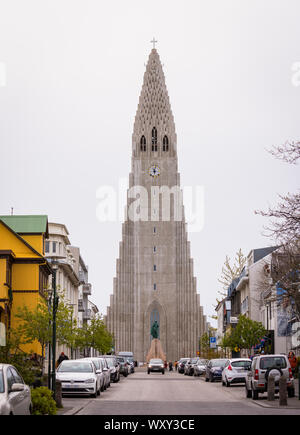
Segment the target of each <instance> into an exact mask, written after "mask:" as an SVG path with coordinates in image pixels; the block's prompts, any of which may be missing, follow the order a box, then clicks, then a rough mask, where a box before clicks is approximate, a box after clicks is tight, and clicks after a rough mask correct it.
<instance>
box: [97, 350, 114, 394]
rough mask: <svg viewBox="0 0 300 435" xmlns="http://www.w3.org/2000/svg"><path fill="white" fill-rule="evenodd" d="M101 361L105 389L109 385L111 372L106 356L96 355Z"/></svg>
mask: <svg viewBox="0 0 300 435" xmlns="http://www.w3.org/2000/svg"><path fill="white" fill-rule="evenodd" d="M98 358H99V359H100V361H101V363H102V371H103V374H104V390H106V389H107V388H109V387H110V374H111V369H110V367H109V365H108V363H107V360H106V358H104V357H98Z"/></svg>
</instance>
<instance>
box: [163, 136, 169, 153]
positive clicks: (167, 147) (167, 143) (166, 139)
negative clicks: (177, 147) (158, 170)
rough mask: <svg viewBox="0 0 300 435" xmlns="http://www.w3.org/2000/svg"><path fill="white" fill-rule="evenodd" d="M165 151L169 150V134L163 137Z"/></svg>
mask: <svg viewBox="0 0 300 435" xmlns="http://www.w3.org/2000/svg"><path fill="white" fill-rule="evenodd" d="M163 151H169V139H168V136H164V138H163Z"/></svg>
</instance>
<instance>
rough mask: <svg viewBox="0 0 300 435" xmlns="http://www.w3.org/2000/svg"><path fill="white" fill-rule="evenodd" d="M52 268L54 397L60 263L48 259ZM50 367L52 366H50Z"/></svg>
mask: <svg viewBox="0 0 300 435" xmlns="http://www.w3.org/2000/svg"><path fill="white" fill-rule="evenodd" d="M48 261H49V263H50V264H51V266H52V291H53V303H52V373H51V381H52V382H51V384H52V385H51V386H52V392H53V397H54V398H55V394H56V385H55V384H56V367H55V363H56V312H57V307H58V301H59V297H58V296H57V294H56V272H57V268H58V264H59V262H58V261H56V260H53V259H48ZM49 366H50V364H49Z"/></svg>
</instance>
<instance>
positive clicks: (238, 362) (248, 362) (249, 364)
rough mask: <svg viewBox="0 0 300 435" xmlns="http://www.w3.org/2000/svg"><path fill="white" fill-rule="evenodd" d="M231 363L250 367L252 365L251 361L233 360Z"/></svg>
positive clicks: (234, 365) (236, 365)
mask: <svg viewBox="0 0 300 435" xmlns="http://www.w3.org/2000/svg"><path fill="white" fill-rule="evenodd" d="M231 365H232V367H237V368H238V367H240V368H244V369H248V368H250V367H251V361H233V362H232V363H231Z"/></svg>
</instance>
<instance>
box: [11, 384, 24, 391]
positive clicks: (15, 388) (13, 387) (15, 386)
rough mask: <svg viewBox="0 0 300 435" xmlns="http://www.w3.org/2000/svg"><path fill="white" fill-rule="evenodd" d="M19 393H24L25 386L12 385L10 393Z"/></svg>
mask: <svg viewBox="0 0 300 435" xmlns="http://www.w3.org/2000/svg"><path fill="white" fill-rule="evenodd" d="M17 391H24V384H17V383H16V384H12V387H11V389H10V392H11V393H16V392H17Z"/></svg>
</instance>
